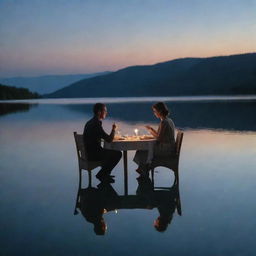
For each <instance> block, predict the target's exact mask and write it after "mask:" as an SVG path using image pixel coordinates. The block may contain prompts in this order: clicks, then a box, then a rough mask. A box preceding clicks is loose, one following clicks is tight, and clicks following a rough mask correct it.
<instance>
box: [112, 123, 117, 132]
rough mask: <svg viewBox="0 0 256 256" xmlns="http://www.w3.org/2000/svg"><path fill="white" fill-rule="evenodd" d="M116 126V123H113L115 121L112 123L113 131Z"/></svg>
mask: <svg viewBox="0 0 256 256" xmlns="http://www.w3.org/2000/svg"><path fill="white" fill-rule="evenodd" d="M116 127H117V126H116V124H115V123H113V125H112V130H114V131H115V130H116Z"/></svg>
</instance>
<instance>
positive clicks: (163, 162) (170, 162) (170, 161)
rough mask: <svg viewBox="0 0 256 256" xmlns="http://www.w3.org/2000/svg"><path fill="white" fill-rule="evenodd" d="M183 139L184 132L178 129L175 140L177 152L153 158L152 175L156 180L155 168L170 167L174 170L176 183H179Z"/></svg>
mask: <svg viewBox="0 0 256 256" xmlns="http://www.w3.org/2000/svg"><path fill="white" fill-rule="evenodd" d="M182 139H183V132H181V131H178V133H177V137H176V142H175V152H174V153H172V154H171V155H170V157H157V158H155V159H153V160H152V164H151V177H152V181H153V182H154V169H155V168H156V167H159V166H163V167H166V168H169V169H171V170H173V171H174V175H175V180H174V184H178V183H179V159H180V149H181V144H182Z"/></svg>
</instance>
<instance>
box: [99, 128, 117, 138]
mask: <svg viewBox="0 0 256 256" xmlns="http://www.w3.org/2000/svg"><path fill="white" fill-rule="evenodd" d="M99 134H100V137H101V138H102V139H104V140H105V141H107V142H112V141H113V139H114V136H115V128H114V127H112V130H111V133H110V134H109V135H108V134H107V133H106V132H105V131H104V130H103V128H102V125H100V127H99Z"/></svg>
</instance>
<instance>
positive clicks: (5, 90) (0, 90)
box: [0, 84, 41, 100]
mask: <svg viewBox="0 0 256 256" xmlns="http://www.w3.org/2000/svg"><path fill="white" fill-rule="evenodd" d="M40 97H41V96H40V95H39V94H38V93H34V92H30V91H29V90H28V89H26V88H17V87H14V86H7V85H3V84H0V100H13V99H15V100H21V99H36V98H40Z"/></svg>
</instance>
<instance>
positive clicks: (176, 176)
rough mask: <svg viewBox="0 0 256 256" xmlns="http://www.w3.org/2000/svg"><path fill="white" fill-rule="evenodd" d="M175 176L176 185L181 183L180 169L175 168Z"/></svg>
mask: <svg viewBox="0 0 256 256" xmlns="http://www.w3.org/2000/svg"><path fill="white" fill-rule="evenodd" d="M174 176H175V180H174V183H173V184H174V185H179V169H178V168H177V169H175V170H174Z"/></svg>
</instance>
